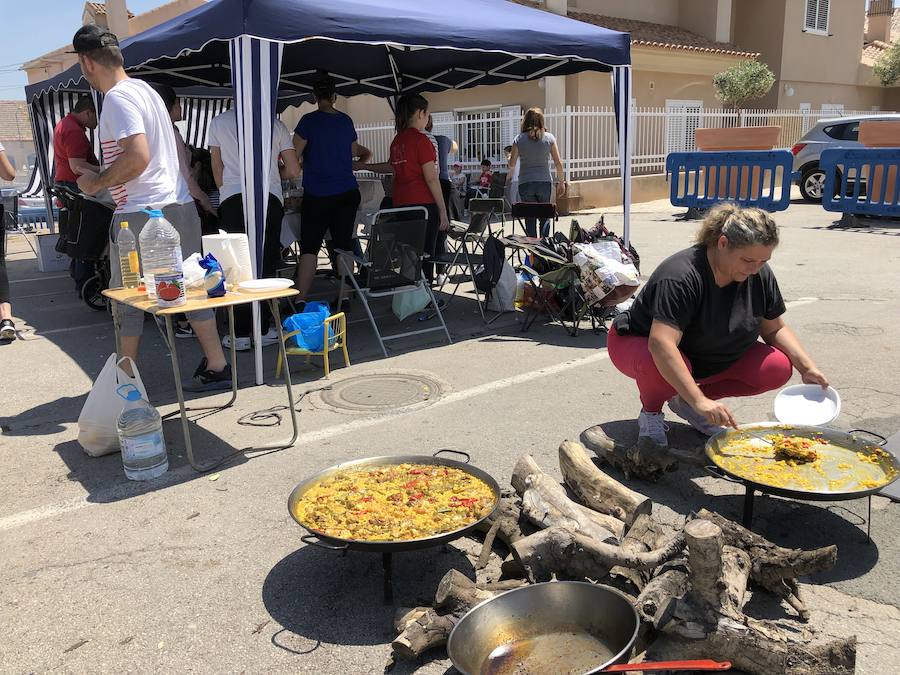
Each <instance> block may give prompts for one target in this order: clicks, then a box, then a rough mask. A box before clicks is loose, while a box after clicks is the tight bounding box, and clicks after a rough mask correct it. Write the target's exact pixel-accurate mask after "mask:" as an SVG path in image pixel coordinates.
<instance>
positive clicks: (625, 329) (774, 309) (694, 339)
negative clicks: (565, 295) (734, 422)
mask: <svg viewBox="0 0 900 675" xmlns="http://www.w3.org/2000/svg"><path fill="white" fill-rule="evenodd" d="M784 311H785V307H784V299H783V298H782V297H781V291H780V290H779V288H778V282H777V281H776V280H775V275H774V274H772V270H771V268H770V267H769V266H768V265H763V266H762V269H760V270H759V272H758V273H757V274H754V275H752V276H750V277H748V278H747V280H746V281H742V282H741V283H736V282H733V283H730V284H728V285H727V286H725V287H724V288H719V286H717V285H716V280H715V276H714V275H713V271H712V268H711V267H710V266H709V260H708V258H707V257H706V247H705V246H693V247H691V248H688V249H685V250H684V251H679V252H678V253H676V254H675V255H673V256H670V257H669V258H666V259H665V260H664V261H663V262H662V263H661V264H660V265H659V267H657V268H656V270H655V271H654V272H653V274H652V275H651V276H650V279H649V280H648V281H647V283H646V284H645V285H644V288H643V289H641V292H640V293H639V294H638V296H637V299H636V300H635V302H634V304H633V305H632V306H631V309H629V310H628V311H626V312H623V313H622V314H620V315H619V316H617V317H616V319H615V321H614V322H613V325H614V326H615V328H616V332H618V333H619V335H641V336H647V335H650V324H651V323H653V320H654V319H655V320H657V321H662V322H663V323H666V324H668V325H670V326H673V327H675V328H678V329H679V330H680V331H681V332H682V333H683V335H682V338H681V342H680V344H679V345H678V348H679V349H680V350H681V351H682V352H684V354H685V355H686V356H687V357H688V359H690V362H691V366H692V372H693V375H694V377H695V378H697V379H699V378H703V377H709V376H710V375H715V374H717V373H721V372H722V371H723V370H725V369H727V368H728V367H729V366H730V365H731V364H733V363H734V362H735V361H737V360H738V359H739V358H740V357H741V356H742V355H743V354H744V352H746V351H747V350H748V349H749V348H750V347H751V346H752V345H753V343H754V342H756V341H757V340H758V339H759V332H760V328H761V326H762V321H763V319H776V318H778V317H779V316H781V315H782V314H784Z"/></svg>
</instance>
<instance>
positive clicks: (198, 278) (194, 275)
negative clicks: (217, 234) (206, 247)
mask: <svg viewBox="0 0 900 675" xmlns="http://www.w3.org/2000/svg"><path fill="white" fill-rule="evenodd" d="M181 272H182V274H183V275H184V287H185V288H203V275H204V274H205V272H204V271H203V268H202V267H201V266H200V254H199V253H192V254H191V255H190V256H188V257H187V258H185V260H184V262H183V263H182V265H181Z"/></svg>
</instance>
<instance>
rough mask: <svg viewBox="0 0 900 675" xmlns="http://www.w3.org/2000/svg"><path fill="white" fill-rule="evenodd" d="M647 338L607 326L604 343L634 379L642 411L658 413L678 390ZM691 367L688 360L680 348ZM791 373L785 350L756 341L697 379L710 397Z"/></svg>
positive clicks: (751, 390) (751, 389) (747, 391)
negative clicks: (728, 363)
mask: <svg viewBox="0 0 900 675" xmlns="http://www.w3.org/2000/svg"><path fill="white" fill-rule="evenodd" d="M647 343H648V339H647V338H646V337H640V336H637V335H619V334H618V333H617V332H616V329H615V328H614V327H613V328H610V331H609V339H608V340H607V345H608V349H609V358H610V360H611V361H612V362H613V365H614V366H615V367H616V368H618V369H619V370H620V371H621V372H622V373H624V374H625V375H627V376H628V377H630V378H632V379H633V380H636V381H637V386H638V390H639V391H640V393H641V403H642V404H643V406H644V411H645V412H649V413H657V412H660V411H661V410H662V407H663V404H664V403H665V402H666V401H668V400H669V399H670V398H672V397H673V396H675V395H676V394H677V393H678V392H676V391H675V388H674V387H672V385H671V384H669V383H668V382H667V381H666V379H665V378H664V377H663V376H662V375H660V373H659V370H657V368H656V363H654V361H653V356H652V355H651V354H650V348H649V347H648V346H647ZM681 358H683V359H684V363H685V364H686V365H687V367H688V370H691V362H690V361H689V360H688V358H687V356H685V355H684V353H683V352H681ZM790 377H791V362H790V360H789V359H788V357H787V356H785V354H784V352H781V351H779V350H777V349H775V348H774V347H770V346H769V345H766V344H763V343H762V342H757V343H755V344H754V345H753V346H752V347H750V349H748V350H747V351H746V352H745V353H744V355H743V356H741V358H739V359H738V360H737V361H736V362H735V363H733V364H732V365H731V366H730V367H729V368H728V369H726V370H724V371H722V372H721V373H718V374H716V375H712V376H710V377H704V378H702V379H700V380H698V381H697V384H698V385H700V391H702V392H703V395H704V396H706V397H707V398H710V399H712V400H716V399H720V398H726V397H728V396H755V395H756V394H762V393H763V392H766V391H771V390H772V389H778V388H779V387H781V386H783V385H784V384H785V382H787V381H788V380H789V379H790Z"/></svg>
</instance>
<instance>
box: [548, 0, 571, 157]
mask: <svg viewBox="0 0 900 675" xmlns="http://www.w3.org/2000/svg"><path fill="white" fill-rule="evenodd" d="M545 6H546V7H547V10H548V11H550V12H553V13H554V14H559V15H560V16H566V15H568V13H569V2H568V0H546V2H545ZM565 107H566V76H565V75H556V76H551V77H545V78H544V109H545V110H547V109H550V108H555V109H557V110H559V111H560V112H562V111H563V110H564V109H565ZM553 131H554V132H555V133H557V134H559V133H560V131H561V130H560V129H553ZM567 143H568V138H566V139H563V146H562V147H566V144H567ZM564 159H565V161H566V162H568V161H569V158H568V157H566V158H564Z"/></svg>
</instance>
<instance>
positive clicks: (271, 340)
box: [260, 328, 278, 347]
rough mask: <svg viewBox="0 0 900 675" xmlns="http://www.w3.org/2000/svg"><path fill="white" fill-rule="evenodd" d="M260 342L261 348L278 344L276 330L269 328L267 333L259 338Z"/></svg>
mask: <svg viewBox="0 0 900 675" xmlns="http://www.w3.org/2000/svg"><path fill="white" fill-rule="evenodd" d="M260 341H261V342H262V346H263V347H269V346H271V345H277V344H278V330H277V329H276V328H270V329H269V332H268V333H266V334H265V335H263V336H261V338H260Z"/></svg>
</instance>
